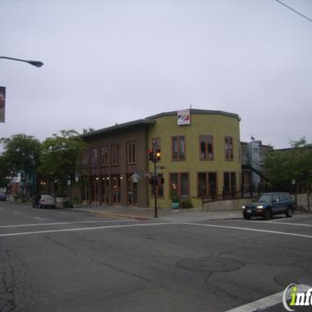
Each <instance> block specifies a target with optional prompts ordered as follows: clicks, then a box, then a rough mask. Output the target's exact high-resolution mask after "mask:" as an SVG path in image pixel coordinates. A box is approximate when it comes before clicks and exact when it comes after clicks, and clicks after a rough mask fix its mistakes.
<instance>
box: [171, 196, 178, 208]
mask: <svg viewBox="0 0 312 312" xmlns="http://www.w3.org/2000/svg"><path fill="white" fill-rule="evenodd" d="M171 201H172V209H178V208H180V196H179V195H178V194H176V193H173V194H171Z"/></svg>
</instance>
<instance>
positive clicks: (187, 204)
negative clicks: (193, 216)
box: [180, 198, 193, 208]
mask: <svg viewBox="0 0 312 312" xmlns="http://www.w3.org/2000/svg"><path fill="white" fill-rule="evenodd" d="M180 205H181V208H193V204H192V200H191V199H190V198H183V199H181V201H180Z"/></svg>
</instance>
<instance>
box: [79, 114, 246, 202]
mask: <svg viewBox="0 0 312 312" xmlns="http://www.w3.org/2000/svg"><path fill="white" fill-rule="evenodd" d="M239 122H240V117H239V116H238V115H236V114H232V113H227V112H222V111H211V110H197V109H189V110H185V111H180V112H176V111H174V112H167V113H161V114H158V115H155V116H151V117H148V118H146V119H141V120H137V121H133V122H129V123H124V124H120V125H115V126H113V127H109V128H105V129H102V130H98V131H93V132H90V133H87V134H84V135H82V138H83V140H84V141H85V142H86V144H87V149H86V150H85V151H84V153H83V159H82V174H81V178H80V182H81V199H82V200H83V201H85V202H96V203H99V204H108V205H112V204H117V205H134V206H139V207H148V206H150V207H153V205H154V198H153V192H152V188H151V186H150V185H149V178H150V177H151V175H152V174H153V170H154V165H153V162H150V161H149V160H148V149H151V148H153V147H155V148H156V149H160V150H161V159H160V161H159V162H158V163H157V175H158V177H159V179H158V181H159V183H158V187H157V195H158V196H157V197H158V207H164V208H168V207H171V196H172V194H175V195H178V196H179V197H180V198H181V199H185V200H188V201H191V202H192V205H193V206H201V202H202V198H209V197H211V198H213V197H216V196H220V197H222V196H223V197H235V196H236V194H237V192H238V190H239V189H240V186H241V176H242V174H241V159H240V152H241V150H240V149H241V146H240V131H239V129H240V127H239ZM162 179H163V181H164V183H163V184H161V182H160V181H162Z"/></svg>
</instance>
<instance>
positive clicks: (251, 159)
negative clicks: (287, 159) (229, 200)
mask: <svg viewBox="0 0 312 312" xmlns="http://www.w3.org/2000/svg"><path fill="white" fill-rule="evenodd" d="M272 150H273V147H272V146H270V145H263V144H262V142H261V141H259V140H254V139H252V140H251V142H248V143H247V142H241V157H242V192H243V194H242V195H247V194H249V195H250V196H252V195H253V193H259V191H260V190H262V191H263V190H264V191H265V189H266V185H267V184H268V178H267V174H266V172H265V169H264V160H265V157H266V155H267V154H268V153H269V152H270V151H272Z"/></svg>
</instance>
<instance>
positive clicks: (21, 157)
mask: <svg viewBox="0 0 312 312" xmlns="http://www.w3.org/2000/svg"><path fill="white" fill-rule="evenodd" d="M0 142H1V143H2V144H3V147H4V152H3V154H2V160H1V161H2V163H3V164H5V166H6V167H7V168H6V170H7V171H8V172H9V173H11V172H13V173H16V172H18V171H24V172H25V173H26V175H27V174H28V173H31V172H32V171H33V170H35V168H36V166H37V165H38V163H39V156H40V146H41V144H40V142H39V140H37V139H36V138H34V137H33V136H29V135H26V134H15V135H12V136H11V137H10V138H1V139H0Z"/></svg>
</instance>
